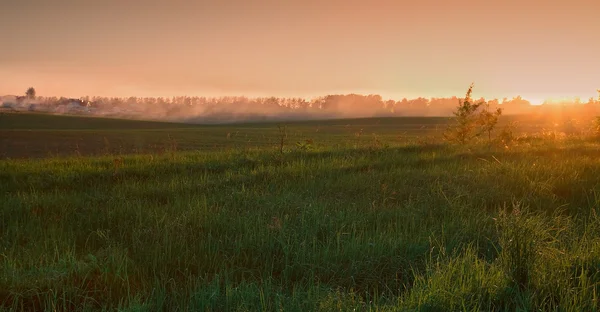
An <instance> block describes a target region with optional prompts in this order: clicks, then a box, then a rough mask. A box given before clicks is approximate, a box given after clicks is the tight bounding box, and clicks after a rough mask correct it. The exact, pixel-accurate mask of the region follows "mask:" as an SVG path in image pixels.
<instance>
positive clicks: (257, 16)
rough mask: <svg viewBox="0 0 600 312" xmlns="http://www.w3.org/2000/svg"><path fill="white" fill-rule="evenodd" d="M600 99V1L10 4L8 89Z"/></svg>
mask: <svg viewBox="0 0 600 312" xmlns="http://www.w3.org/2000/svg"><path fill="white" fill-rule="evenodd" d="M471 82H475V84H476V86H475V91H474V96H475V97H480V96H485V97H499V98H502V97H505V96H508V97H512V96H515V95H522V96H523V97H525V98H528V99H530V100H534V101H535V100H537V99H542V98H547V97H558V96H581V97H582V98H583V99H585V100H587V98H589V97H591V96H595V95H596V91H595V90H596V89H597V88H600V1H598V0H569V1H564V0H546V1H541V0H535V1H528V0H521V1H516V0H497V1H496V0H495V1H492V0H439V1H433V0H413V1H402V0H397V1H376V0H373V1H352V0H345V1H333V0H329V1H327V0H322V1H312V0H302V1H296V0H278V1H252V0H239V1H226V0H214V1H201V0H198V1H191V0H190V1H152V0H146V1H132V0H127V1H125V0H123V1H121V0H118V1H117V0H104V1H95V0H94V1H92V0H87V1H84V0H81V1H60V0H0V94H21V93H23V92H24V91H25V90H26V89H27V87H30V86H33V87H35V88H36V89H37V91H38V94H40V95H57V96H60V95H64V96H74V97H79V96H84V95H104V96H129V95H137V96H172V95H208V96H213V95H248V96H263V95H264V96H267V95H275V96H301V97H312V96H318V95H325V94H330V93H363V94H368V93H378V94H381V95H382V96H384V97H385V98H388V97H392V98H396V99H401V98H402V97H416V96H425V97H433V96H452V95H458V96H462V95H464V92H465V91H466V89H467V87H468V85H469V83H471Z"/></svg>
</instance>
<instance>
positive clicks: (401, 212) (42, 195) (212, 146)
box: [0, 114, 600, 311]
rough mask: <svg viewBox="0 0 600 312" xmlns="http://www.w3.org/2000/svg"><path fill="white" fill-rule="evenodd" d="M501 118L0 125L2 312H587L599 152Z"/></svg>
mask: <svg viewBox="0 0 600 312" xmlns="http://www.w3.org/2000/svg"><path fill="white" fill-rule="evenodd" d="M511 118H512V119H509V118H506V119H504V120H503V121H502V123H503V124H502V125H500V127H503V125H504V124H506V123H508V122H513V121H516V122H518V132H519V133H520V134H521V135H522V136H521V137H519V138H518V139H517V140H515V141H514V142H511V143H510V144H509V145H508V146H505V145H502V144H493V145H491V146H488V145H487V144H484V143H481V144H474V145H469V146H466V147H456V146H449V145H446V144H443V142H442V141H441V140H440V136H441V132H442V130H443V129H444V127H445V122H447V120H448V119H447V118H380V119H356V120H330V121H309V122H294V123H288V124H287V125H288V126H287V139H286V140H287V141H286V142H287V143H286V145H285V149H284V153H280V151H279V149H278V143H277V142H278V141H277V140H278V139H279V138H280V132H279V129H278V127H277V124H275V123H255V124H235V125H211V126H205V125H184V124H167V123H154V122H137V121H126V120H111V119H92V118H82V117H64V116H47V115H35V114H4V115H1V116H0V139H1V142H2V143H1V145H0V147H1V148H2V149H1V150H0V151H1V153H2V157H3V158H5V159H2V160H0V207H1V208H0V310H1V309H2V308H4V309H6V310H16V311H33V310H35V309H37V310H38V311H39V310H56V311H70V310H74V309H79V310H103V309H105V310H111V309H121V310H125V311H157V310H169V311H172V310H184V311H185V310H187V311H280V310H283V311H317V310H321V311H353V310H354V311H369V310H370V309H371V310H379V311H406V310H423V311H448V310H452V311H457V310H466V311H477V310H480V311H490V310H508V311H514V310H527V311H531V310H556V309H558V308H559V307H560V309H562V310H565V311H594V310H598V308H599V306H600V303H599V301H598V300H599V298H598V296H599V291H600V219H599V217H598V214H599V213H600V211H599V210H600V180H599V179H598V177H599V176H600V163H599V162H598V159H600V142H599V141H598V140H597V138H593V137H588V136H585V131H587V130H586V129H587V128H588V127H589V125H588V124H584V123H583V122H581V123H580V124H576V125H575V126H574V125H573V124H565V123H564V120H563V121H557V120H535V119H532V118H526V117H511ZM361 129H362V131H361ZM436 129H437V130H436ZM562 130H565V131H563V132H561V131H562ZM561 134H562V135H561ZM567 134H568V135H567ZM306 140H312V141H313V143H312V144H308V143H306ZM297 142H299V143H300V144H298V145H296V143H297ZM56 155H63V156H74V157H67V158H57V157H53V156H56ZM86 155H90V156H89V157H81V156H86ZM6 158H17V159H6ZM24 158H31V159H24Z"/></svg>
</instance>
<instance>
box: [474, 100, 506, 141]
mask: <svg viewBox="0 0 600 312" xmlns="http://www.w3.org/2000/svg"><path fill="white" fill-rule="evenodd" d="M500 115H502V108H499V107H498V108H497V109H496V110H495V111H490V103H489V102H488V103H486V105H485V110H482V111H481V112H480V113H479V120H478V123H479V125H480V127H481V132H484V133H487V135H488V142H489V143H491V142H492V130H494V128H495V127H496V124H497V123H498V117H500Z"/></svg>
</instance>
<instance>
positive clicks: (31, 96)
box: [25, 87, 35, 100]
mask: <svg viewBox="0 0 600 312" xmlns="http://www.w3.org/2000/svg"><path fill="white" fill-rule="evenodd" d="M25 96H26V97H27V98H28V99H31V100H33V99H35V89H34V88H33V87H30V88H29V89H27V91H25Z"/></svg>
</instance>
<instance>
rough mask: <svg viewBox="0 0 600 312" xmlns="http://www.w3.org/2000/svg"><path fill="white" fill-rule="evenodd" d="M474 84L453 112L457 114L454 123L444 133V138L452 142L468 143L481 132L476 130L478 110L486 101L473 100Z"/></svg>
mask: <svg viewBox="0 0 600 312" xmlns="http://www.w3.org/2000/svg"><path fill="white" fill-rule="evenodd" d="M473 86H474V84H471V86H469V89H468V90H467V94H466V96H465V98H464V99H463V100H461V101H460V102H459V105H458V107H457V108H456V111H454V112H452V114H454V116H455V118H454V120H455V122H454V124H450V125H449V126H448V128H447V129H446V132H445V133H444V138H445V139H446V140H448V141H450V142H457V143H460V144H466V143H467V142H468V141H470V140H471V139H473V138H475V137H476V136H478V135H479V134H480V133H481V132H480V131H476V130H477V124H478V123H479V117H480V116H479V115H478V114H477V110H478V109H479V107H480V106H481V105H483V104H484V102H478V103H474V102H473V99H472V98H471V93H472V92H473ZM494 125H495V123H494Z"/></svg>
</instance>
